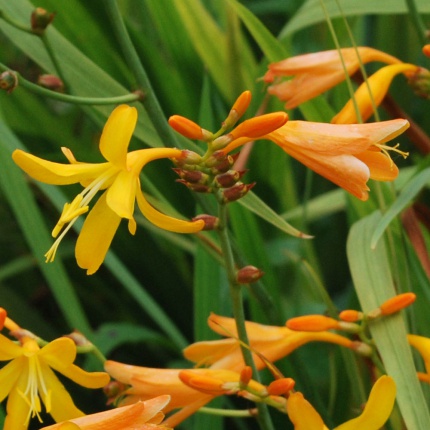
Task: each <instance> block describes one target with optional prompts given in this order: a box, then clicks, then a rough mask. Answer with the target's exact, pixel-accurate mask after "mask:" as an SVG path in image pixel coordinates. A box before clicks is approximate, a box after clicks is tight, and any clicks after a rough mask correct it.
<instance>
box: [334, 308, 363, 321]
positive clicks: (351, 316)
mask: <svg viewBox="0 0 430 430" xmlns="http://www.w3.org/2000/svg"><path fill="white" fill-rule="evenodd" d="M339 319H341V320H342V321H346V322H357V321H361V320H362V319H363V312H360V311H356V310H353V309H347V310H345V311H342V312H341V313H340V314H339Z"/></svg>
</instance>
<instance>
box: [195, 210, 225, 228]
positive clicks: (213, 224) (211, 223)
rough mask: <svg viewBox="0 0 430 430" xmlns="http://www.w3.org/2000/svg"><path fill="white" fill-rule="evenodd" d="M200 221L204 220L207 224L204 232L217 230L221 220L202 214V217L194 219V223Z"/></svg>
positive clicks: (198, 216)
mask: <svg viewBox="0 0 430 430" xmlns="http://www.w3.org/2000/svg"><path fill="white" fill-rule="evenodd" d="M199 220H203V221H204V223H205V226H204V227H203V230H206V231H208V230H215V229H216V228H218V225H219V218H218V217H216V216H213V215H208V214H201V215H197V216H196V217H194V218H193V219H192V221H199Z"/></svg>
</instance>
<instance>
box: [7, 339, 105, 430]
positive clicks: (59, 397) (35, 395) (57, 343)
mask: <svg viewBox="0 0 430 430" xmlns="http://www.w3.org/2000/svg"><path fill="white" fill-rule="evenodd" d="M21 343H22V345H18V344H16V343H14V342H12V341H11V340H9V339H8V338H7V337H5V336H3V335H0V360H1V361H9V363H8V364H6V365H5V366H4V367H3V368H2V369H1V370H0V401H3V400H4V399H5V398H6V397H8V401H7V406H6V412H7V416H6V420H5V423H4V427H3V430H25V429H26V428H27V426H28V424H29V422H30V418H33V417H37V418H39V421H41V417H40V413H41V412H42V407H41V402H43V404H44V405H45V410H46V412H47V413H48V414H50V415H51V416H52V417H53V418H54V420H55V421H65V420H69V419H72V418H77V417H80V416H83V415H84V413H83V412H81V411H80V410H79V409H78V408H77V407H76V406H75V404H74V403H73V400H72V398H71V396H70V394H69V393H68V392H67V391H66V389H65V388H64V386H63V384H62V383H61V382H60V381H59V380H58V378H57V376H56V375H55V373H54V372H53V370H55V371H57V372H58V373H61V374H62V375H64V376H65V377H66V378H69V379H71V380H72V381H74V382H76V383H77V384H79V385H82V386H83V387H86V388H101V387H103V386H104V385H106V384H107V383H108V382H109V376H108V375H107V374H106V373H104V372H92V373H89V372H86V371H84V370H82V369H81V368H79V367H78V366H76V365H74V364H73V361H74V360H75V357H76V345H75V343H74V342H73V341H72V340H71V339H69V338H65V337H63V338H59V339H56V340H54V341H52V342H50V343H48V344H47V345H46V346H44V347H43V348H40V347H39V345H38V344H37V342H36V340H34V339H33V338H30V337H24V338H22V339H21Z"/></svg>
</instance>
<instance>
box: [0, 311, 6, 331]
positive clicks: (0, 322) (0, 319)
mask: <svg viewBox="0 0 430 430" xmlns="http://www.w3.org/2000/svg"><path fill="white" fill-rule="evenodd" d="M6 318H7V312H6V309H4V308H0V330H2V329H3V327H4V323H5V321H6Z"/></svg>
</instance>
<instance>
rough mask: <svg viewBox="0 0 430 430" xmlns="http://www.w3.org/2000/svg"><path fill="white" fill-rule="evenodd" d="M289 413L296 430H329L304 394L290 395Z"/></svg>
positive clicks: (288, 402)
mask: <svg viewBox="0 0 430 430" xmlns="http://www.w3.org/2000/svg"><path fill="white" fill-rule="evenodd" d="M287 412H288V416H289V417H290V420H291V422H292V423H293V424H294V430H323V429H327V427H326V426H325V425H324V422H323V420H322V418H321V417H320V415H319V414H318V412H317V411H316V410H315V409H314V408H313V406H312V405H311V404H310V403H309V402H308V401H307V400H306V399H305V398H304V397H303V394H302V393H291V394H290V396H289V397H288V401H287ZM366 430H367V429H366Z"/></svg>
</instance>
